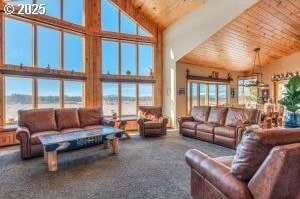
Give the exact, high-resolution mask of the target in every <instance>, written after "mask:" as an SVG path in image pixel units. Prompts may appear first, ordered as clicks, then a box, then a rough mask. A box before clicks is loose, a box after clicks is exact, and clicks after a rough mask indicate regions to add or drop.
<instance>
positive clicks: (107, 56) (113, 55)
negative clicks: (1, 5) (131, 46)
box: [102, 40, 119, 75]
mask: <svg viewBox="0 0 300 199" xmlns="http://www.w3.org/2000/svg"><path fill="white" fill-rule="evenodd" d="M118 46H119V44H118V42H115V41H106V40H102V74H111V75H117V74H119V55H118V54H119V47H118Z"/></svg>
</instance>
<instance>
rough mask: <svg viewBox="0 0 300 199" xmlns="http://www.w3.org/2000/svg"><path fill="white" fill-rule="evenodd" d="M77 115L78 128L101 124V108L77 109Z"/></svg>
mask: <svg viewBox="0 0 300 199" xmlns="http://www.w3.org/2000/svg"><path fill="white" fill-rule="evenodd" d="M78 115H79V121H80V127H86V126H92V125H99V124H102V120H103V112H102V108H79V109H78Z"/></svg>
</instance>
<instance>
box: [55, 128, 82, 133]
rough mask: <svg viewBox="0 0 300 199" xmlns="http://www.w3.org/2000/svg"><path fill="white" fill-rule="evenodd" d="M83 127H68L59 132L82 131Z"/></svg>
mask: <svg viewBox="0 0 300 199" xmlns="http://www.w3.org/2000/svg"><path fill="white" fill-rule="evenodd" d="M82 130H83V129H81V128H69V129H63V130H61V131H60V132H61V133H71V132H76V131H82Z"/></svg>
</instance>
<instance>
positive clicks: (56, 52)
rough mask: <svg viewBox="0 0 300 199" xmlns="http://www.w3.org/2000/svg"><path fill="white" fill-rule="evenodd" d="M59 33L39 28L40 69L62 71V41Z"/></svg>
mask: <svg viewBox="0 0 300 199" xmlns="http://www.w3.org/2000/svg"><path fill="white" fill-rule="evenodd" d="M59 38H60V36H59V32H58V31H56V30H54V29H50V28H45V27H42V26H38V27H37V55H38V56H37V65H38V67H40V68H46V67H48V66H49V67H50V68H51V69H60V68H61V65H60V46H59V41H60V39H59Z"/></svg>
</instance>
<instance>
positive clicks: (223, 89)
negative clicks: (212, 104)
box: [218, 85, 227, 105]
mask: <svg viewBox="0 0 300 199" xmlns="http://www.w3.org/2000/svg"><path fill="white" fill-rule="evenodd" d="M226 103H227V86H226V85H218V105H224V104H226Z"/></svg>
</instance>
